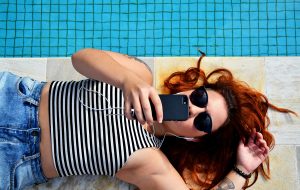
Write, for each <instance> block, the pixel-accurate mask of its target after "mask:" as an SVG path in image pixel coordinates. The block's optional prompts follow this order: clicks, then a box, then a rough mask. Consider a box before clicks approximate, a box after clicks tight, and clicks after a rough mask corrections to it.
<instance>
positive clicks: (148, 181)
mask: <svg viewBox="0 0 300 190" xmlns="http://www.w3.org/2000/svg"><path fill="white" fill-rule="evenodd" d="M116 176H117V177H118V178H119V179H121V180H123V181H126V182H128V183H132V184H134V185H136V186H138V187H139V188H140V189H181V190H182V189H187V187H186V184H185V182H184V181H183V179H182V178H181V176H180V175H179V174H178V173H177V171H176V170H175V168H174V167H173V166H172V165H171V163H170V162H169V160H168V159H167V157H166V156H165V155H164V154H163V153H162V152H161V151H160V150H158V149H154V148H145V149H141V150H138V151H136V152H134V153H133V155H131V156H130V157H129V159H128V161H127V163H126V164H125V165H124V167H123V168H122V169H121V170H119V171H118V173H117V175H116ZM170 181H172V183H170Z"/></svg>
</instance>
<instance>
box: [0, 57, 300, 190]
mask: <svg viewBox="0 0 300 190" xmlns="http://www.w3.org/2000/svg"><path fill="white" fill-rule="evenodd" d="M141 59H143V60H144V61H145V62H146V63H147V64H148V65H149V66H150V68H151V69H152V70H153V73H154V79H155V84H154V85H155V87H156V88H157V90H158V91H162V88H161V86H162V81H163V80H162V78H164V77H165V76H166V75H168V74H170V73H172V72H173V71H175V70H178V69H181V70H184V69H186V68H188V67H190V66H195V65H196V61H197V59H198V58H197V57H155V58H151V57H141ZM202 65H203V68H204V69H205V71H206V72H209V71H211V70H212V69H214V68H217V67H225V68H228V69H230V70H231V71H233V73H234V75H235V76H237V77H238V78H239V79H240V80H243V81H246V82H247V83H248V84H249V85H251V86H252V87H254V88H256V89H257V90H259V91H261V92H263V93H264V94H266V95H267V97H268V98H269V100H270V102H271V103H273V104H275V105H278V106H282V107H285V108H289V109H292V110H294V111H295V112H297V113H298V114H300V93H299V90H300V57H205V58H204V59H203V62H202ZM3 70H8V71H11V72H13V73H16V74H19V75H21V76H31V77H33V78H35V79H37V80H41V81H51V80H79V79H82V78H84V77H83V76H81V75H80V74H78V73H77V72H76V71H75V70H74V69H73V68H72V65H71V59H70V58H69V57H67V58H0V71H3ZM268 114H269V116H270V119H271V125H270V127H269V129H270V131H271V132H272V133H273V134H274V136H275V140H276V145H275V148H274V149H273V150H272V151H271V153H270V163H271V180H270V181H267V182H265V181H263V180H262V179H261V178H260V179H259V180H258V182H257V183H256V184H255V185H254V186H253V187H251V188H250V189H255V190H260V189H261V190H263V189H276V190H277V189H278V190H281V189H282V190H285V189H289V190H297V189H299V181H300V175H299V173H300V119H299V118H297V117H294V116H292V117H289V116H287V115H285V114H279V113H275V112H273V111H270V112H269V113H268ZM60 188H63V189H102V190H117V189H122V190H123V189H125V190H127V189H128V190H130V189H134V188H133V187H132V186H128V185H127V184H125V183H123V182H119V181H117V180H114V179H112V178H109V177H103V176H102V177H99V176H93V177H91V176H81V177H69V178H61V179H55V180H52V181H50V182H48V183H47V184H43V185H39V186H36V187H34V188H32V189H60Z"/></svg>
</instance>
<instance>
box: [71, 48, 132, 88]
mask: <svg viewBox="0 0 300 190" xmlns="http://www.w3.org/2000/svg"><path fill="white" fill-rule="evenodd" d="M72 64H73V66H74V68H75V69H76V70H77V71H78V72H79V73H81V74H82V75H84V76H86V77H88V78H91V79H95V80H99V81H103V82H106V83H109V84H112V85H114V86H116V87H118V88H122V85H123V81H125V79H126V78H127V77H129V76H130V77H133V76H132V75H134V73H133V72H131V71H130V70H128V69H126V68H125V67H123V66H122V65H121V64H119V63H118V62H117V61H115V59H113V58H112V57H111V56H110V55H108V54H107V53H105V52H104V51H101V50H96V49H83V50H80V51H78V52H77V53H75V54H74V55H72Z"/></svg>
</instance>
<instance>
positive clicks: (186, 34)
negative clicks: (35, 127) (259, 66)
mask: <svg viewBox="0 0 300 190" xmlns="http://www.w3.org/2000/svg"><path fill="white" fill-rule="evenodd" d="M299 45H300V1H299V0H205V1H197V0H190V1H188V0H172V1H164V0H155V1H153V0H139V1H138V0H135V1H133V0H122V1H108V0H102V1H96V0H0V56H1V57H53V56H54V57H57V56H70V55H71V54H72V53H74V52H75V51H77V50H79V49H81V48H84V47H94V48H99V49H106V50H112V51H117V52H121V53H127V54H130V55H136V56H197V55H198V52H197V49H198V48H199V49H201V50H202V51H205V52H206V53H207V54H208V55H209V56H297V55H300V46H299Z"/></svg>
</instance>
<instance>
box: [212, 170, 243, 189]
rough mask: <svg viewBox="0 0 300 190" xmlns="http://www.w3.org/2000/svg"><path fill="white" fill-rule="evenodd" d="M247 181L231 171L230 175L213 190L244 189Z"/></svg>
mask: <svg viewBox="0 0 300 190" xmlns="http://www.w3.org/2000/svg"><path fill="white" fill-rule="evenodd" d="M245 182H246V179H245V178H243V177H242V176H240V175H239V174H237V173H236V172H235V171H233V170H231V171H230V172H229V174H228V175H227V176H226V177H225V178H224V179H223V180H222V181H220V183H218V184H217V185H216V186H215V187H213V188H212V189H213V190H240V189H242V188H243V186H244V184H245Z"/></svg>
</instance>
